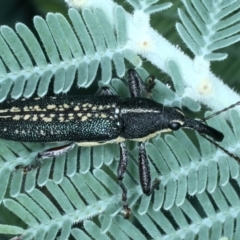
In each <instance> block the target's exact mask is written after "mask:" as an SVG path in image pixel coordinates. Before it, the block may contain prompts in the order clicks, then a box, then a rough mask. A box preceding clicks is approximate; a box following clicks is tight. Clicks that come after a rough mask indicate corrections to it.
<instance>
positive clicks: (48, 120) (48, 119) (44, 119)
mask: <svg viewBox="0 0 240 240" xmlns="http://www.w3.org/2000/svg"><path fill="white" fill-rule="evenodd" d="M42 120H43V121H44V122H52V118H50V117H44V118H43V119H42Z"/></svg>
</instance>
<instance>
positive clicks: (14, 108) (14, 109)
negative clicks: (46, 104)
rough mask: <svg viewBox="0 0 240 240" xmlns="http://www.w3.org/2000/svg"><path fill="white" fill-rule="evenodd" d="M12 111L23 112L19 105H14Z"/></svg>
mask: <svg viewBox="0 0 240 240" xmlns="http://www.w3.org/2000/svg"><path fill="white" fill-rule="evenodd" d="M10 112H21V109H20V108H18V107H12V108H11V109H10Z"/></svg>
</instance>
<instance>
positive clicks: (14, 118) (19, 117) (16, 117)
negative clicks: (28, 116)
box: [13, 115, 22, 120]
mask: <svg viewBox="0 0 240 240" xmlns="http://www.w3.org/2000/svg"><path fill="white" fill-rule="evenodd" d="M21 118H22V116H21V115H15V116H14V117H13V120H20V119H21Z"/></svg>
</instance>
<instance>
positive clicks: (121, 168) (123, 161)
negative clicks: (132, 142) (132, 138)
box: [117, 143, 131, 218]
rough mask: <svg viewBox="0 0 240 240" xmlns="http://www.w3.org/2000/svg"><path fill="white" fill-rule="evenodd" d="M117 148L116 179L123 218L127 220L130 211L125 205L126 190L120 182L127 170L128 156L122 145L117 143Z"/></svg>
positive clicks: (126, 204)
mask: <svg viewBox="0 0 240 240" xmlns="http://www.w3.org/2000/svg"><path fill="white" fill-rule="evenodd" d="M119 146H120V160H119V164H118V169H117V177H118V183H119V186H120V187H121V188H122V202H123V209H124V212H125V218H128V217H129V215H130V212H131V210H130V208H129V207H128V203H127V188H126V187H125V186H124V184H123V182H122V180H123V177H124V174H125V172H126V170H127V162H128V154H127V148H126V146H125V144H124V143H119Z"/></svg>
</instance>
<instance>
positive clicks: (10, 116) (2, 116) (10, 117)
mask: <svg viewBox="0 0 240 240" xmlns="http://www.w3.org/2000/svg"><path fill="white" fill-rule="evenodd" d="M11 117H12V116H10V115H8V116H6V115H5V116H0V118H11Z"/></svg>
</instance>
